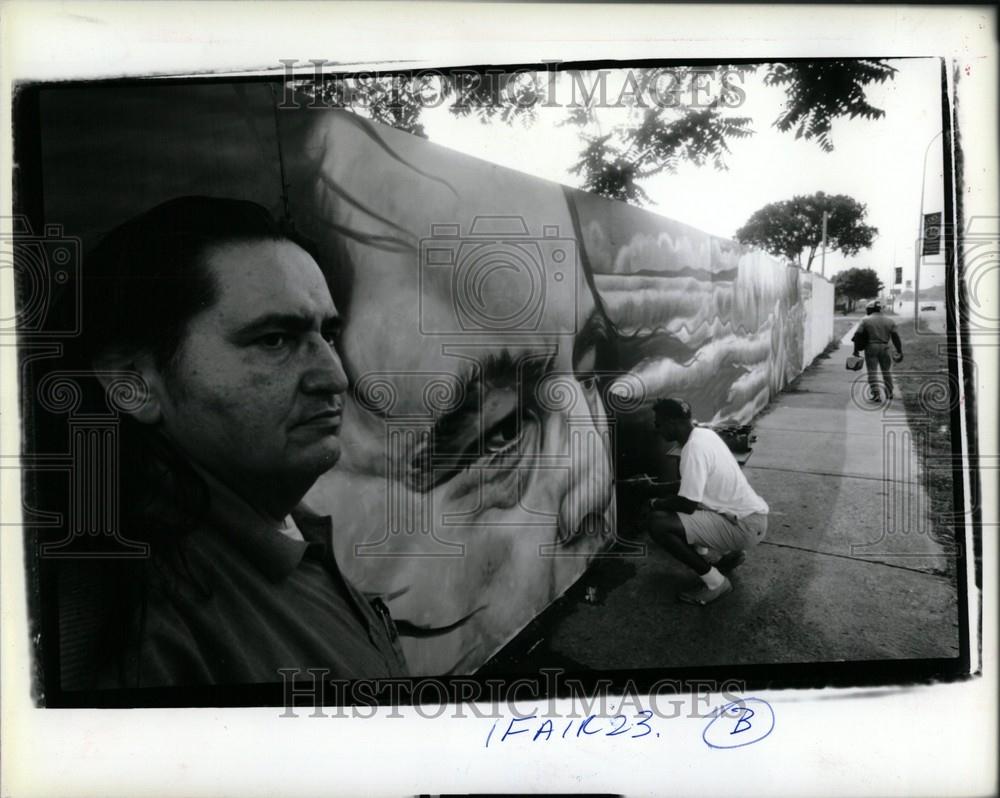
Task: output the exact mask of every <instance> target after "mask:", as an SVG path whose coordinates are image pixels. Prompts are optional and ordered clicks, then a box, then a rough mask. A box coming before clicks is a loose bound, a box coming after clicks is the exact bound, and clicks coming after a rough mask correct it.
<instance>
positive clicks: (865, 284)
mask: <svg viewBox="0 0 1000 798" xmlns="http://www.w3.org/2000/svg"><path fill="white" fill-rule="evenodd" d="M833 285H834V287H835V289H836V291H837V293H838V294H840V295H841V296H843V297H844V298H845V299H847V300H848V302H849V304H850V309H853V307H854V303H855V302H856V301H857V300H859V299H869V298H870V297H875V296H878V293H879V291H881V290H882V281H881V280H879V278H878V273H877V272H876V271H875V270H874V269H858V268H854V269H847V270H845V271H842V272H838V273H837V276H836V277H834V278H833Z"/></svg>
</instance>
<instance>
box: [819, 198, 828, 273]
mask: <svg viewBox="0 0 1000 798" xmlns="http://www.w3.org/2000/svg"><path fill="white" fill-rule="evenodd" d="M829 218H830V212H829V211H823V254H822V255H821V256H820V261H819V274H820V277H826V220H827V219H829Z"/></svg>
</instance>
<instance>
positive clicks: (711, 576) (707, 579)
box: [701, 565, 726, 590]
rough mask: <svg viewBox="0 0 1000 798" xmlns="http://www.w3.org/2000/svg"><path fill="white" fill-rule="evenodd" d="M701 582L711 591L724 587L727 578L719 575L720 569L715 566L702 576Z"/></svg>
mask: <svg viewBox="0 0 1000 798" xmlns="http://www.w3.org/2000/svg"><path fill="white" fill-rule="evenodd" d="M701 581H702V582H704V583H705V587H707V588H708V589H709V590H715V589H716V588H719V587H722V584H723V582H725V581H726V577H724V576H723V575H722V574H721V573H719V569H718V568H716V567H715V566H714V565H713V566H712V567H711V568H709V569H708V573H704V574H702V575H701Z"/></svg>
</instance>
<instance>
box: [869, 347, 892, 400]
mask: <svg viewBox="0 0 1000 798" xmlns="http://www.w3.org/2000/svg"><path fill="white" fill-rule="evenodd" d="M865 366H867V368H868V386H869V388H871V390H872V391H878V390H881V389H880V388H879V378H878V371H879V369H881V370H882V382H883V383H885V390H886V394H888V395H892V358H891V357H889V345H888V344H869V345H868V346H866V347H865Z"/></svg>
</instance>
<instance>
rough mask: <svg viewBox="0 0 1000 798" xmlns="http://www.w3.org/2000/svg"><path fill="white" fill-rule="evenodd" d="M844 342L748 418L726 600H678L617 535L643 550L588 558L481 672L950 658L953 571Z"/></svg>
mask: <svg viewBox="0 0 1000 798" xmlns="http://www.w3.org/2000/svg"><path fill="white" fill-rule="evenodd" d="M838 326H840V327H842V326H843V325H838ZM849 335H850V332H848V334H847V335H845V337H844V339H843V340H842V342H841V346H840V348H839V349H837V350H835V351H834V352H833V353H832V354H831V355H829V356H828V357H826V358H822V359H817V360H816V362H814V363H813V365H812V366H811V367H810V368H808V369H807V370H806V371H805V372H804V373H803V374H802V375H801V376H800V377H799V378H798V380H796V382H795V383H794V384H793V385H791V386H790V387H789V389H787V390H786V391H785V392H783V393H782V394H780V395H779V396H778V397H776V399H775V401H774V402H772V404H771V405H770V406H769V407H768V409H767V410H766V411H765V412H764V413H762V414H761V415H760V416H758V417H757V419H755V422H754V429H755V433H756V434H757V438H758V440H757V443H756V444H755V446H754V453H753V456H752V457H751V458H750V462H749V464H748V465H747V467H746V469H745V473H746V475H747V477H748V479H749V480H750V483H751V485H753V487H754V489H755V490H756V491H757V492H758V493H760V495H761V496H763V497H764V499H765V501H767V503H768V504H769V506H770V508H771V514H770V523H769V528H768V533H767V537H766V539H765V540H764V542H763V543H761V544H760V546H758V548H757V549H756V550H755V551H752V552H749V553H748V557H747V561H746V563H745V564H744V565H743V566H741V567H740V568H739V569H737V570H736V571H735V572H734V574H733V575H732V576H731V579H732V581H733V585H734V587H735V590H734V591H733V592H732V593H731V594H730V595H728V596H726V597H725V598H723V599H721V600H720V601H719V602H718V603H717V604H713V605H710V606H708V607H693V606H689V605H685V604H680V603H678V602H677V600H676V593H677V591H678V590H680V589H683V588H684V587H685V586H687V585H690V584H691V583H692V574H690V572H689V571H687V570H686V569H685V568H683V567H682V566H680V565H679V564H678V563H676V562H675V561H674V560H673V559H672V558H671V557H670V556H669V555H668V554H666V553H665V552H664V551H662V550H661V549H659V548H658V547H657V546H655V544H652V543H650V542H649V540H648V538H646V537H645V536H643V535H639V534H635V535H629V532H628V530H625V531H624V532H623V533H622V534H623V537H626V538H632V539H634V540H635V541H636V542H640V543H645V544H646V550H645V554H643V555H641V556H623V557H618V558H614V559H603V560H598V561H595V563H594V565H593V566H592V567H591V569H590V570H589V571H588V572H587V573H586V574H584V576H583V577H582V578H581V580H580V581H579V582H578V583H577V584H576V585H574V586H573V588H571V589H570V590H569V591H568V592H567V594H566V595H565V596H564V597H563V598H561V599H560V600H559V601H557V602H556V603H555V604H554V605H553V606H552V607H550V608H549V609H548V610H547V611H546V612H545V613H543V614H542V615H541V616H539V618H537V619H536V620H535V621H534V622H533V623H532V624H531V625H530V626H529V627H528V628H527V629H525V630H524V632H522V633H521V635H519V636H518V638H517V639H515V641H513V642H512V643H511V645H509V646H508V647H507V648H506V649H505V650H504V651H502V652H500V654H499V655H498V656H497V657H496V658H494V660H493V661H491V662H490V663H488V664H487V666H486V668H485V669H484V670H487V671H490V672H494V671H495V672H504V671H507V670H516V671H520V672H524V671H526V670H530V669H534V668H537V667H543V666H545V665H561V666H564V667H568V668H581V669H598V670H614V669H623V668H662V667H682V666H694V665H706V666H708V665H723V664H750V663H795V662H816V661H835V660H866V659H897V658H899V659H904V658H934V657H954V656H956V655H957V654H958V645H959V638H958V608H957V596H956V585H955V583H954V580H953V577H952V576H949V573H951V574H953V573H954V571H955V569H954V568H949V562H948V557H949V554H948V552H947V551H946V546H944V545H942V544H940V543H938V542H936V541H935V539H934V538H933V537H932V536H931V535H930V534H929V533H930V531H931V530H930V528H929V525H928V522H927V508H928V503H927V497H926V495H925V492H924V490H923V487H922V485H921V483H920V473H919V471H918V466H917V461H916V456H915V454H914V451H913V449H912V446H911V437H910V432H909V428H908V426H907V422H906V415H905V412H904V409H903V405H902V402H901V401H900V399H899V398H898V396H897V398H896V399H895V400H893V402H892V403H891V404H890V405H888V406H879V405H872V404H871V403H867V402H865V401H864V399H863V398H862V397H863V394H862V387H863V381H864V371H862V372H860V373H855V372H849V371H847V370H846V369H845V368H844V359H845V357H846V355H848V354H850V340H849ZM845 344H846V345H845ZM852 394H853V396H854V397H856V398H854V399H852ZM694 581H697V577H694ZM588 587H593V588H596V589H597V594H598V601H599V603H598V604H591V603H587V602H586V601H584V600H583V598H584V595H585V592H586V588H588Z"/></svg>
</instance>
